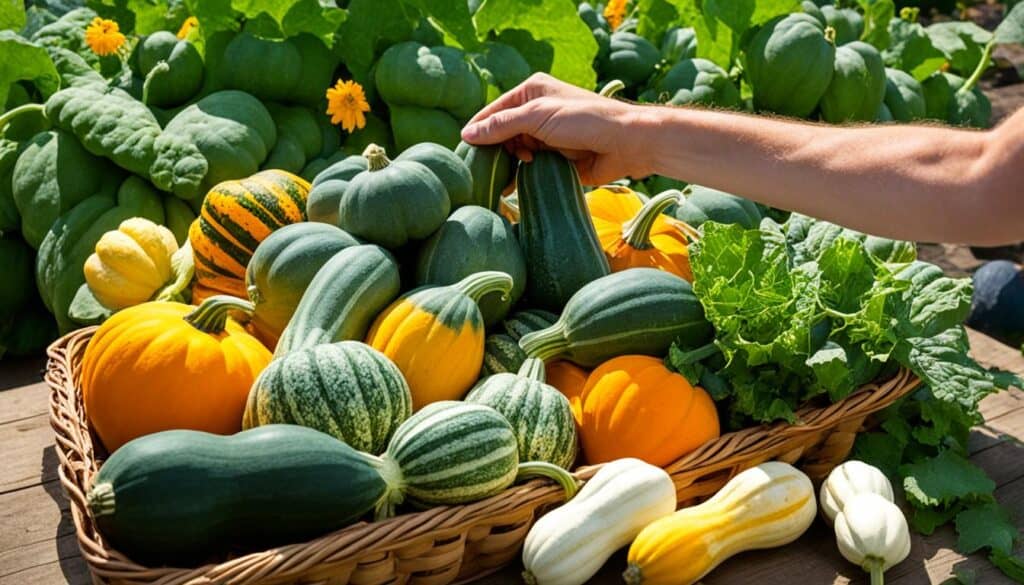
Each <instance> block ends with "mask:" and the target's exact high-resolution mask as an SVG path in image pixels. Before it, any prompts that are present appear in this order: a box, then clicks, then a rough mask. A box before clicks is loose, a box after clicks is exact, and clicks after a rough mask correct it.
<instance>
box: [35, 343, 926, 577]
mask: <svg viewBox="0 0 1024 585" xmlns="http://www.w3.org/2000/svg"><path fill="white" fill-rule="evenodd" d="M94 331H95V328H89V329H82V330H79V331H76V332H74V333H71V334H68V335H67V336H65V337H63V338H61V339H59V340H57V341H56V342H55V343H54V344H53V345H52V346H51V347H50V348H49V352H48V353H49V357H50V360H49V363H48V365H47V369H46V382H47V383H48V384H49V386H50V388H51V394H50V417H51V425H52V426H53V430H54V432H55V434H56V444H57V453H58V456H59V458H60V467H59V469H58V473H59V476H60V480H61V483H62V484H63V486H64V490H65V492H66V493H67V496H68V499H69V500H70V503H71V506H70V508H71V515H72V518H73V520H74V524H75V530H76V533H77V536H78V543H79V546H80V547H81V549H82V555H83V557H84V558H85V560H86V562H87V563H88V564H89V568H90V570H91V571H92V576H93V580H94V582H97V583H103V582H110V583H123V584H129V583H130V584H143V583H154V584H155V583H159V584H161V585H184V584H189V585H199V584H217V585H228V584H231V585H243V584H244V585H250V584H256V583H260V584H279V583H281V584H283V583H299V584H303V585H312V584H317V585H346V584H352V585H378V584H383V583H397V584H414V585H446V584H448V583H453V582H465V581H471V580H473V579H476V578H479V577H482V576H484V575H487V574H489V573H492V572H494V571H497V570H499V569H501V568H502V567H503V566H504V565H506V564H508V563H509V562H510V561H512V560H513V559H515V557H516V556H517V554H518V552H519V549H520V547H521V546H522V544H523V540H524V539H525V538H526V533H527V531H528V530H529V529H530V526H531V525H532V524H533V522H534V520H535V519H536V518H537V517H538V516H539V515H540V514H542V513H544V512H545V511H547V510H548V509H550V508H551V507H553V506H555V505H557V504H559V503H560V502H561V500H562V497H563V494H562V490H561V488H559V487H558V486H556V485H554V484H552V483H550V482H547V481H545V480H535V481H531V482H529V483H526V484H523V485H518V486H514V487H512V488H509V489H508V490H506V491H505V492H503V493H501V494H498V495H496V496H494V497H491V498H489V499H486V500H483V501H480V502H475V503H473V504H468V505H464V506H448V507H441V508H434V509H431V510H427V511H425V512H417V513H413V514H405V515H401V516H398V517H395V518H392V519H390V520H387V521H384V522H376V523H367V522H362V523H358V524H355V525H352V526H349V527H347V528H344V529H341V530H338V531H336V532H333V533H331V534H328V535H325V536H323V537H320V538H318V539H315V540H312V541H309V542H305V543H298V544H293V545H288V546H283V547H278V548H274V549H270V550H266V551H262V552H256V553H252V554H248V555H245V556H240V557H237V558H232V559H229V560H226V561H224V562H222V563H220V564H208V565H203V566H200V567H192V568H169V567H145V566H142V565H139V564H137V563H135V562H133V561H132V560H131V559H129V558H127V557H126V556H124V555H122V554H121V553H119V552H118V551H117V550H115V549H113V548H111V547H110V546H109V545H108V544H107V543H106V542H105V541H104V539H103V537H102V535H101V534H99V532H98V531H97V529H96V526H95V524H94V523H93V521H92V518H91V517H90V515H89V511H88V507H87V506H86V497H85V494H86V493H87V492H88V489H89V486H90V484H91V482H92V478H93V476H94V475H95V474H96V472H97V471H98V470H99V467H100V464H101V463H102V460H101V457H102V447H98V448H97V447H96V446H98V445H99V443H98V442H97V441H96V440H95V437H94V435H93V434H92V433H91V432H90V430H89V426H88V423H87V421H86V418H85V412H84V408H83V406H82V395H81V392H80V390H79V388H78V380H79V376H80V374H81V362H82V356H83V355H84V353H85V348H86V345H87V344H88V342H89V339H90V338H91V337H92V334H93V332H94ZM917 384H918V380H917V379H916V378H915V377H914V376H913V375H912V374H910V373H909V372H907V371H905V370H901V371H900V372H899V373H898V374H897V375H896V376H894V377H893V378H892V379H890V380H887V381H885V382H880V383H878V384H869V385H867V386H865V387H863V388H861V389H860V390H859V391H858V392H856V393H854V394H852V395H850V396H849V397H847V398H846V399H845V400H843V401H841V402H838V403H835V404H832V405H830V406H827V407H824V408H804V409H802V410H800V411H798V413H797V415H798V417H799V420H800V422H799V423H798V424H795V425H790V424H786V423H776V424H772V425H764V426H758V427H751V428H748V429H744V430H741V431H737V432H733V433H727V434H725V435H722V436H721V437H720V438H718V439H716V440H714V441H711V442H709V443H707V444H705V445H703V446H702V447H700V448H699V449H697V450H696V451H694V452H692V453H690V454H688V455H686V456H685V457H683V458H681V459H679V460H678V461H676V462H674V463H672V464H671V465H669V466H668V467H666V468H665V469H666V471H668V473H669V474H670V475H671V476H672V481H673V482H674V483H675V486H676V493H677V495H678V500H679V505H680V506H685V505H689V504H692V503H695V502H697V501H700V500H702V499H704V498H706V497H708V496H710V495H711V494H714V493H715V492H716V491H718V489H719V488H721V487H722V486H723V485H724V484H725V483H726V482H727V481H729V479H731V478H732V477H733V476H735V475H736V474H737V473H740V472H741V471H743V470H745V469H748V468H750V467H753V466H755V465H758V464H760V463H763V462H764V461H768V460H773V459H776V460H781V461H786V462H789V463H797V464H798V465H799V466H800V467H801V468H802V469H803V470H804V471H805V472H806V473H807V474H808V475H809V476H811V478H812V479H820V478H822V477H824V476H825V475H827V474H828V472H829V471H831V470H832V468H833V467H835V466H836V465H838V464H839V463H841V462H842V461H843V460H844V459H845V458H846V457H847V455H848V454H849V452H850V449H851V448H852V447H853V441H854V438H855V437H856V435H857V432H858V431H859V430H861V429H862V427H863V424H864V421H865V419H866V418H867V417H868V416H869V415H870V414H872V413H874V412H877V411H878V410H881V409H883V408H885V407H886V406H888V405H890V404H892V403H893V402H895V401H896V400H897V399H898V398H900V397H901V396H903V395H905V394H907V393H908V392H910V391H911V390H913V389H914V388H915V387H916V386H917ZM597 469H598V466H591V467H583V468H579V469H577V470H576V472H575V475H576V477H577V478H578V479H581V480H586V479H588V478H590V477H591V476H592V475H593V474H594V473H595V472H596V470H597Z"/></svg>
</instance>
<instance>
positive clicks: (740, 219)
mask: <svg viewBox="0 0 1024 585" xmlns="http://www.w3.org/2000/svg"><path fill="white" fill-rule="evenodd" d="M687 189H688V191H689V193H688V194H687V195H686V198H685V199H684V200H683V202H682V203H681V204H680V205H678V206H676V207H675V208H673V209H670V210H669V211H668V213H669V215H672V216H673V217H675V218H676V219H678V220H681V221H685V222H686V223H688V224H690V225H691V226H693V227H700V225H701V224H702V223H704V222H706V221H717V222H718V223H738V224H740V225H741V226H743V227H744V228H746V229H748V230H749V229H753V228H756V227H757V226H758V225H760V224H761V211H760V210H759V209H758V208H757V204H755V203H754V202H753V201H750V200H748V199H744V198H742V197H737V196H736V195H732V194H730V193H726V192H724V191H718V190H715V189H709V188H708V187H701V186H700V185H690V186H689V187H688V188H687Z"/></svg>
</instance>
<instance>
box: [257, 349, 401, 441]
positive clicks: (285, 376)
mask: <svg viewBox="0 0 1024 585" xmlns="http://www.w3.org/2000/svg"><path fill="white" fill-rule="evenodd" d="M411 415H412V395H411V394H410V393H409V385H408V384H406V382H405V378H403V377H402V372H401V371H399V369H398V366H396V365H395V364H394V363H392V361H391V360H389V359H388V358H387V357H386V356H385V355H384V354H382V353H381V352H379V351H377V350H376V349H373V348H372V347H370V346H369V345H366V344H365V343H360V342H358V341H340V342H337V343H325V344H320V345H315V346H313V347H309V348H305V349H300V350H298V351H293V352H291V353H289V354H287V355H285V356H283V357H280V358H278V359H275V360H273V361H272V362H270V365H268V366H267V368H266V369H265V370H263V372H262V373H261V374H260V376H259V378H257V379H256V382H254V383H253V386H252V390H251V391H250V392H249V400H248V402H247V403H246V406H245V414H244V416H243V418H242V428H243V429H251V428H254V427H258V426H263V425H268V424H276V423H285V424H297V425H302V426H304V427H309V428H313V429H316V430H318V431H321V432H324V433H327V434H328V435H331V436H332V437H335V438H337V439H339V440H341V441H344V442H345V443H348V444H349V445H350V446H351V447H352V448H354V449H357V450H359V451H364V452H367V453H373V454H374V455H377V454H380V453H381V452H382V451H384V448H385V447H387V444H388V441H389V440H390V439H391V435H393V434H394V432H395V429H397V428H398V425H400V424H401V423H402V422H403V421H404V420H405V419H407V418H409V416H411Z"/></svg>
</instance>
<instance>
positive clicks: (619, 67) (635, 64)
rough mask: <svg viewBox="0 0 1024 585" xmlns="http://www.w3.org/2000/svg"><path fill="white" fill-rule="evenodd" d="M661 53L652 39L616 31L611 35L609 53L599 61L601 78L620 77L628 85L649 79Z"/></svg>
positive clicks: (598, 67) (598, 68)
mask: <svg viewBox="0 0 1024 585" xmlns="http://www.w3.org/2000/svg"><path fill="white" fill-rule="evenodd" d="M660 59H661V53H660V52H659V51H658V49H657V47H655V46H654V45H652V44H651V42H650V41H648V40H647V39H645V38H643V37H641V36H640V35H637V34H634V33H631V32H621V31H616V32H613V33H612V35H611V42H610V44H609V50H608V55H607V56H606V57H605V58H604V59H603V60H601V61H600V62H599V63H598V66H597V70H598V72H599V73H600V75H599V76H598V77H600V78H601V79H609V80H610V79H619V80H621V81H622V82H623V83H625V84H626V86H634V85H639V84H641V83H643V82H644V81H647V78H648V77H650V76H651V75H652V74H653V73H654V67H655V66H656V65H657V64H658V61H659V60H660Z"/></svg>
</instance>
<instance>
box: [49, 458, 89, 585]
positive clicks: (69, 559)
mask: <svg viewBox="0 0 1024 585" xmlns="http://www.w3.org/2000/svg"><path fill="white" fill-rule="evenodd" d="M59 465H60V460H59V459H58V458H57V451H56V448H55V447H54V446H53V445H49V446H47V447H46V448H45V449H43V460H42V465H41V467H42V475H43V477H46V476H50V477H53V476H54V475H56V473H57V467H58V466H59ZM43 489H45V490H46V494H47V495H48V496H50V498H52V499H53V501H54V503H56V504H57V505H58V506H60V505H61V504H62V503H64V502H65V501H66V500H67V496H66V495H65V494H64V488H63V486H61V483H60V481H50V482H45V483H43ZM74 531H75V523H74V520H73V519H72V518H71V511H70V510H69V509H68V508H62V510H61V514H60V523H59V524H58V525H57V531H56V534H55V539H56V541H57V558H58V561H59V563H60V569H61V572H62V573H63V574H64V579H65V580H66V581H67V582H68V583H70V584H76V585H77V584H79V583H82V584H84V583H89V582H90V581H89V580H88V577H87V575H89V572H88V569H87V568H86V567H85V566H84V565H85V561H84V560H83V559H82V554H81V551H80V550H79V548H78V539H77V538H73V539H68V538H60V537H61V535H65V534H68V533H69V532H71V533H74ZM83 569H84V570H83ZM83 577H85V578H84V579H83Z"/></svg>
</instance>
